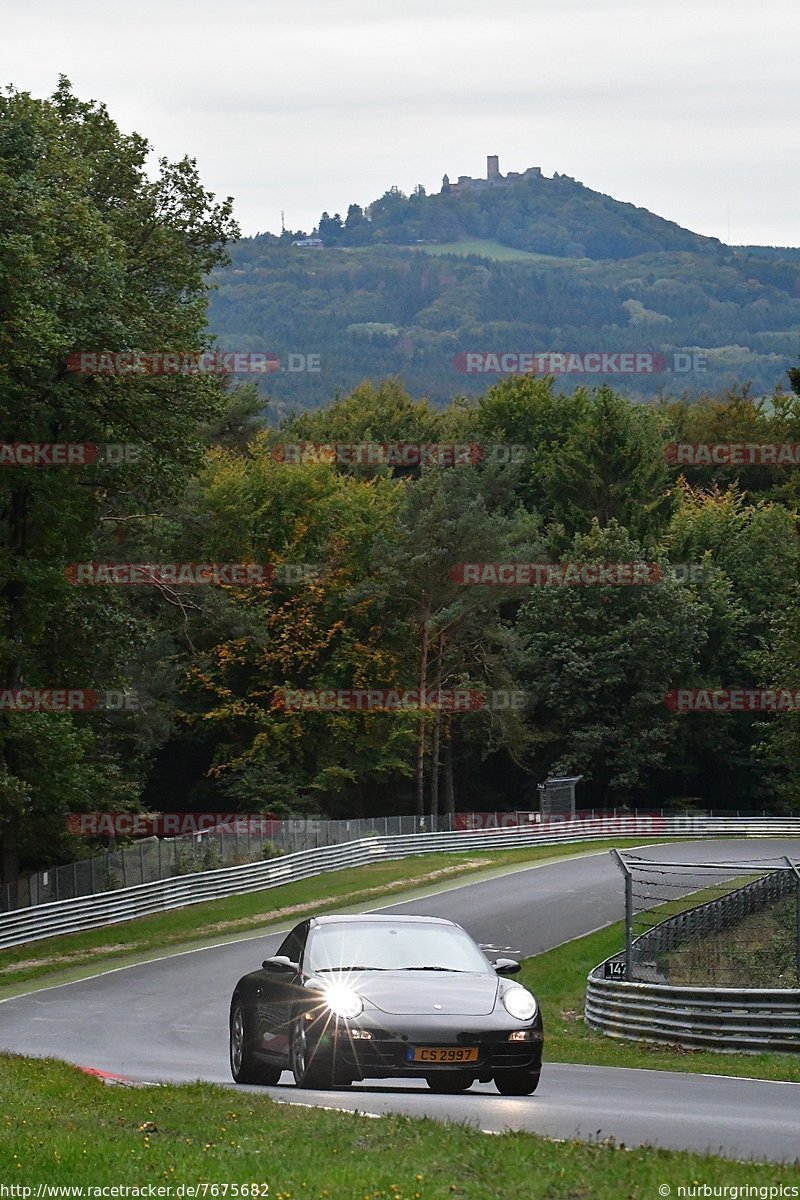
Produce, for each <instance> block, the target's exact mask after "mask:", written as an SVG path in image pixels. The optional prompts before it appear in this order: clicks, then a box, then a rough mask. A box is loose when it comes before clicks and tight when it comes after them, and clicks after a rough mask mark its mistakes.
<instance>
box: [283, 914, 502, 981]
mask: <svg viewBox="0 0 800 1200" xmlns="http://www.w3.org/2000/svg"><path fill="white" fill-rule="evenodd" d="M305 967H306V970H307V971H310V972H314V973H317V972H321V971H356V970H360V971H468V972H482V973H485V972H487V971H489V970H490V967H489V964H488V962H487V960H486V958H485V957H484V955H483V954H482V953H481V951H480V950H479V949H478V947H477V946H476V945H475V943H474V942H473V941H472V939H471V938H470V937H469V936H468V935H467V934H466V933H464V931H463V930H462V929H456V928H454V927H453V926H449V925H416V924H414V925H400V924H392V923H391V922H386V923H385V924H384V923H383V922H381V923H380V924H371V923H370V924H369V925H367V924H364V925H344V924H342V925H339V924H335V925H333V924H332V925H322V926H320V927H319V928H318V929H316V930H314V933H313V935H312V937H311V939H310V942H309V947H308V952H307V956H306V963H305Z"/></svg>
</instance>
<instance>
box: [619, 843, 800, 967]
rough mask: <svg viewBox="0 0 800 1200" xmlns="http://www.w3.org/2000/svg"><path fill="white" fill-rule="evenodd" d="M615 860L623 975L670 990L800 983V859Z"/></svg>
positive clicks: (626, 855)
mask: <svg viewBox="0 0 800 1200" xmlns="http://www.w3.org/2000/svg"><path fill="white" fill-rule="evenodd" d="M616 858H617V861H618V863H619V865H620V867H621V868H622V870H623V873H624V875H625V954H624V956H622V955H620V956H618V962H619V963H620V964H623V963H624V975H625V977H626V978H628V979H629V980H632V981H639V982H643V983H663V984H669V985H671V986H673V987H688V986H694V987H742V988H797V987H800V864H798V863H795V862H794V861H792V860H791V859H788V858H784V859H776V858H764V859H752V860H750V861H748V862H727V863H724V862H717V863H711V862H709V863H680V862H673V863H670V862H664V863H660V862H656V861H654V860H651V859H645V858H642V857H640V856H637V855H633V854H630V853H616ZM620 973H621V972H620Z"/></svg>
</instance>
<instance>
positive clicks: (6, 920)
mask: <svg viewBox="0 0 800 1200" xmlns="http://www.w3.org/2000/svg"><path fill="white" fill-rule="evenodd" d="M648 836H649V837H654V836H664V837H670V838H680V837H690V838H695V837H710V836H729V837H730V836H749V837H781V836H784V837H785V836H788V837H796V836H800V818H795V819H791V818H780V819H770V818H765V819H761V818H755V819H747V818H740V819H737V818H727V819H725V818H713V819H711V820H709V819H707V818H704V817H636V816H630V817H596V818H589V819H581V818H577V819H575V820H570V821H558V822H552V823H550V824H548V825H534V826H531V825H530V824H526V825H518V826H513V827H511V828H507V829H502V830H481V829H474V830H469V831H465V832H459V833H416V834H404V835H400V836H388V837H383V836H378V837H369V838H362V839H359V840H357V841H353V842H347V843H344V844H340V845H338V846H328V847H323V848H320V849H315V850H303V851H299V852H297V853H295V854H287V855H284V856H282V857H280V858H273V859H269V860H267V861H262V862H257V863H247V864H245V865H243V866H237V867H226V868H223V869H221V870H216V871H205V872H199V873H197V874H192V875H183V876H177V877H175V878H172V879H164V880H157V881H155V882H152V883H145V884H139V885H137V886H135V887H128V888H120V889H117V890H115V891H111V892H101V893H99V894H95V895H91V896H83V897H79V898H77V899H71V900H60V901H55V902H52V903H50V904H40V905H37V906H35V907H33V908H25V909H18V910H16V911H14V912H10V913H5V914H3V915H2V916H0V948H5V947H9V946H18V945H22V944H24V943H26V942H34V941H40V940H41V939H43V938H49V937H54V936H56V935H58V934H64V933H76V932H78V931H80V930H85V929H97V928H99V927H101V926H104V925H112V924H116V923H118V922H122V921H130V920H133V919H134V918H136V917H142V916H149V915H150V914H152V913H156V912H166V911H167V910H169V909H173V908H181V907H184V906H186V905H193V904H202V903H204V902H205V901H208V900H217V899H221V898H223V897H226V896H236V895H241V894H242V893H246V892H255V891H263V890H266V889H268V888H273V887H278V886H279V885H280V884H283V883H293V882H296V881H298V880H301V879H307V878H309V877H310V876H312V875H317V874H319V873H320V872H322V871H333V870H341V869H342V868H346V867H354V866H362V865H364V864H367V863H371V862H375V861H379V860H380V859H396V858H404V857H407V856H411V855H418V854H430V853H432V852H435V851H451V852H452V851H473V852H474V851H476V850H496V849H503V848H506V847H511V846H556V845H560V844H562V843H564V844H569V843H573V842H582V841H600V840H608V839H609V838H620V837H648Z"/></svg>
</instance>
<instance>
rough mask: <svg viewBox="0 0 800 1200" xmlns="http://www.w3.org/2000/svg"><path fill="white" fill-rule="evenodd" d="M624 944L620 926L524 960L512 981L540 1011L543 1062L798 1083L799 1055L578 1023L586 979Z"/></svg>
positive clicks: (623, 932) (581, 1016)
mask: <svg viewBox="0 0 800 1200" xmlns="http://www.w3.org/2000/svg"><path fill="white" fill-rule="evenodd" d="M624 944H625V928H624V924H623V922H621V921H620V922H619V923H618V924H615V925H609V926H608V928H607V929H601V930H600V931H599V933H590V934H589V935H588V936H587V937H582V938H576V939H575V941H572V942H567V943H566V944H565V945H564V946H558V947H556V949H555V950H548V951H546V952H545V953H544V954H537V955H536V956H535V957H534V958H529V959H526V961H525V962H524V964H523V968H522V973H521V974H520V975H519V976H517V978H518V979H519V980H520V981H521V982H522V983H524V984H525V986H526V987H529V988H530V989H531V991H533V992H534V993H535V994H536V997H537V999H538V1000H539V1003H540V1004H541V1006H542V1017H543V1019H544V1030H545V1057H546V1059H547V1061H548V1062H562V1063H584V1064H587V1065H591V1066H602V1067H638V1068H646V1069H649V1070H656V1071H687V1072H693V1073H704V1074H708V1075H736V1076H739V1077H741V1078H750V1079H775V1080H785V1081H788V1082H790V1083H800V1055H797V1054H768V1053H763V1054H761V1053H759V1054H741V1053H729V1052H721V1051H713V1050H694V1049H689V1048H687V1047H685V1046H669V1045H658V1044H656V1043H650V1042H633V1041H627V1040H623V1039H621V1038H610V1037H607V1036H606V1035H605V1034H602V1033H597V1032H596V1031H595V1030H593V1029H591V1028H590V1027H589V1026H588V1025H587V1024H586V1022H585V1021H584V1019H583V1002H584V998H585V994H586V976H587V975H588V973H589V971H590V970H591V969H592V967H595V966H597V964H598V963H600V962H602V961H603V960H604V959H606V958H608V957H609V956H610V955H612V954H616V953H617V952H618V951H619V950H620V949H621V948H622V946H623V945H624Z"/></svg>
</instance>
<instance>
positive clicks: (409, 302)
mask: <svg viewBox="0 0 800 1200" xmlns="http://www.w3.org/2000/svg"><path fill="white" fill-rule="evenodd" d="M297 232H301V231H296V233H286V234H284V235H283V236H280V237H278V236H275V235H272V234H263V235H261V236H259V237H256V238H250V239H242V240H241V241H240V242H239V243H238V244H237V245H236V246H235V247H234V248H233V250H232V255H231V258H232V261H231V263H230V265H229V266H227V267H224V268H221V269H220V270H218V271H217V272H216V273H215V284H216V288H217V290H216V291H215V292H214V293H212V296H211V303H210V308H209V324H210V327H211V329H212V331H213V332H214V333H215V334H216V335H217V336H218V339H219V345H220V346H221V347H223V348H225V349H227V350H264V351H271V352H273V353H275V354H277V355H278V356H279V358H280V360H281V363H282V367H283V369H282V370H281V372H280V373H276V374H271V375H270V376H268V377H267V378H265V379H263V380H262V381H261V392H262V395H263V397H264V400H265V402H267V400H269V402H270V404H271V408H272V416H273V419H278V418H279V417H280V416H282V415H285V414H287V413H288V412H290V411H292V410H300V409H308V408H315V407H318V406H319V405H320V404H324V403H327V401H328V400H329V399H330V398H331V397H332V396H333V395H335V394H342V393H345V392H347V391H350V390H352V388H353V387H355V386H356V385H357V384H358V383H360V382H361V381H362V380H364V379H368V378H375V377H378V376H382V375H396V376H397V377H398V378H400V379H401V380H402V382H403V383H404V385H405V386H406V388H407V389H408V390H409V391H410V392H411V393H412V394H415V395H425V396H427V397H429V398H430V399H432V400H433V401H434V402H435V403H438V404H445V403H447V402H448V400H449V399H450V398H451V397H452V396H453V395H454V394H456V393H462V394H465V395H479V394H480V393H481V392H482V391H484V390H485V388H486V384H487V379H486V376H485V374H481V373H476V374H470V373H465V372H463V371H459V369H458V362H459V361H460V360H459V356H460V355H463V354H464V353H465V352H467V351H478V352H487V351H488V352H490V351H494V352H526V351H527V352H537V353H542V352H548V351H549V352H570V351H571V352H575V353H587V352H592V351H609V352H626V351H634V352H635V351H652V352H657V353H659V354H663V355H664V357H665V360H666V362H665V369H664V370H660V371H658V372H656V373H652V374H628V375H624V374H623V375H620V376H619V377H617V378H615V379H614V380H613V381H611V380H607V382H613V385H614V386H615V387H616V388H617V390H619V391H621V392H622V393H623V394H625V395H627V396H629V397H630V398H631V399H636V400H648V399H654V398H656V397H658V396H670V397H673V398H678V397H680V396H683V395H686V396H689V397H692V398H697V397H698V396H700V395H704V394H719V393H720V392H721V391H724V390H726V389H729V388H731V387H733V386H737V385H741V384H743V383H745V382H749V383H750V385H751V389H752V392H753V394H755V395H760V396H764V395H769V394H771V392H772V391H773V390H774V388H775V387H776V386H777V385H778V383H779V382H780V381H781V379H782V377H783V373H784V364H785V362H786V361H787V359H791V358H792V357H793V355H794V352H795V342H796V331H797V329H798V326H800V257H798V256H799V255H800V251H792V250H786V251H784V250H781V249H779V248H771V247H754V246H746V247H739V248H733V247H728V246H724V245H722V244H721V243H720V242H719V241H717V239H715V238H705V237H701V236H699V235H697V234H694V233H691V232H690V231H689V230H686V229H681V228H680V227H679V226H678V225H675V224H674V223H673V222H670V221H665V220H663V219H662V218H660V217H657V216H656V215H655V214H653V213H650V212H648V211H647V210H646V209H642V208H635V207H634V206H633V205H630V204H624V203H621V202H620V201H618V200H614V199H612V198H611V197H609V196H603V195H600V194H599V193H597V192H593V191H591V190H590V189H589V188H586V187H584V186H583V184H580V183H577V182H576V181H575V180H573V179H569V178H568V177H566V176H555V177H554V178H553V179H548V178H545V177H538V176H532V177H530V178H529V179H525V180H520V181H518V182H515V183H505V184H503V185H502V186H499V187H495V188H487V189H485V190H474V191H472V190H468V191H466V192H459V193H457V194H449V193H439V194H437V195H433V196H426V195H425V193H424V191H423V190H422V189H421V188H418V189H417V190H416V191H415V192H414V194H412V195H411V196H405V195H403V193H402V192H400V191H399V190H398V189H396V188H394V189H390V191H388V192H387V193H386V194H385V195H384V196H382V197H381V198H380V199H379V200H376V201H375V202H374V203H373V204H371V205H368V206H367V207H366V208H360V207H359V206H358V205H356V204H351V205H350V208H349V210H348V213H347V215H346V217H345V218H344V219H342V218H341V217H340V216H339V215H338V214H334V216H333V217H330V216H329V215H328V214H327V213H323V215H322V217H321V218H320V221H319V224H318V226H317V228H316V229H315V230H313V231H312V232H313V233H314V234H316V235H318V236H319V237H320V238H321V240H322V242H323V247H322V248H306V247H302V246H297V245H293V244H292V243H293V241H296V240H298V238H297ZM292 355H294V359H292V358H291V357H290V356H292ZM307 355H313V356H314V361H315V368H314V370H312V371H304V370H302V369H301V370H294V369H293V364H296V363H298V362H299V363H301V364H302V358H303V357H304V356H307ZM676 355H678V356H681V355H682V356H683V358H680V357H679V358H678V359H677V360H676V358H675V356H676ZM687 355H695V356H699V358H694V359H691V360H690V361H691V362H692V363H693V364H694V365H693V367H692V369H691V370H688V371H684V370H682V369H681V368H682V364H685V362H686V361H687V359H686V356H687ZM676 368H677V369H676ZM598 382H599V380H598V379H597V378H596V377H595V378H592V377H590V376H587V375H581V374H580V373H576V374H572V373H570V374H569V375H565V377H564V385H565V387H566V388H568V389H571V388H573V387H575V386H580V385H586V384H591V383H598Z"/></svg>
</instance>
